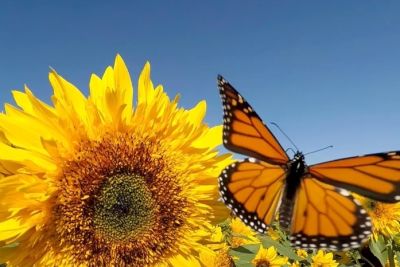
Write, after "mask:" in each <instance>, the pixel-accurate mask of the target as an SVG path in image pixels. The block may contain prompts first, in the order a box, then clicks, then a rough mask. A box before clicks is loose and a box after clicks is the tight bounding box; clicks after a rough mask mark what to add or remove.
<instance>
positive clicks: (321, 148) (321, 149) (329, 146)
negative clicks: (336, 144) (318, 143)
mask: <svg viewBox="0 0 400 267" xmlns="http://www.w3.org/2000/svg"><path fill="white" fill-rule="evenodd" d="M332 147H333V146H332V145H330V146H326V147H324V148H320V149H317V150H314V151H311V152H308V153H305V154H304V155H308V154H312V153H315V152H319V151H322V150H325V149H328V148H332Z"/></svg>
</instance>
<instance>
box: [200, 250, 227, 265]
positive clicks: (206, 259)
mask: <svg viewBox="0 0 400 267" xmlns="http://www.w3.org/2000/svg"><path fill="white" fill-rule="evenodd" d="M200 262H201V263H202V264H203V265H204V266H207V267H232V266H234V262H233V259H232V257H231V256H230V255H229V247H228V246H227V245H224V246H223V247H222V248H220V249H219V250H217V251H213V250H202V251H201V252H200Z"/></svg>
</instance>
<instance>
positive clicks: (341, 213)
mask: <svg viewBox="0 0 400 267" xmlns="http://www.w3.org/2000/svg"><path fill="white" fill-rule="evenodd" d="M370 234H371V221H370V218H369V217H368V215H367V213H366V211H365V210H364V209H363V208H362V207H361V206H360V204H359V203H358V201H357V200H355V199H354V198H353V197H352V196H351V195H350V193H349V192H348V191H346V190H344V189H339V188H336V187H334V186H331V185H327V184H324V183H321V182H319V181H318V180H316V179H313V178H310V177H304V179H302V181H301V185H300V188H299V189H298V192H297V195H296V198H295V206H294V210H293V217H292V224H291V236H290V240H291V242H292V244H293V245H294V246H295V247H297V248H303V249H304V248H311V249H315V248H329V249H331V250H347V249H350V248H357V247H360V246H361V245H362V243H363V242H364V241H366V240H367V239H368V238H369V235H370Z"/></svg>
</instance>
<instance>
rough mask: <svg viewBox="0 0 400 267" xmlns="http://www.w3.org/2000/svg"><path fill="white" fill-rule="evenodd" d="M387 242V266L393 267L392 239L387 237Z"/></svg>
mask: <svg viewBox="0 0 400 267" xmlns="http://www.w3.org/2000/svg"><path fill="white" fill-rule="evenodd" d="M386 242H387V243H389V244H388V260H389V267H395V266H396V265H395V263H394V253H393V240H392V239H388V240H386Z"/></svg>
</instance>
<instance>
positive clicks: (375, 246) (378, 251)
mask: <svg viewBox="0 0 400 267" xmlns="http://www.w3.org/2000/svg"><path fill="white" fill-rule="evenodd" d="M369 249H370V250H371V252H372V254H374V256H375V257H377V258H378V259H379V261H380V262H381V264H382V265H383V266H385V263H386V262H387V260H388V251H387V248H386V242H385V240H384V238H383V237H382V236H379V237H378V239H377V240H374V239H373V238H371V242H370V243H369Z"/></svg>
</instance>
